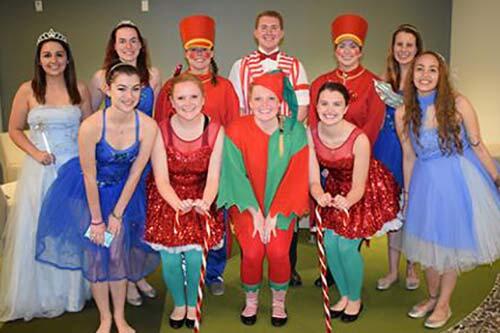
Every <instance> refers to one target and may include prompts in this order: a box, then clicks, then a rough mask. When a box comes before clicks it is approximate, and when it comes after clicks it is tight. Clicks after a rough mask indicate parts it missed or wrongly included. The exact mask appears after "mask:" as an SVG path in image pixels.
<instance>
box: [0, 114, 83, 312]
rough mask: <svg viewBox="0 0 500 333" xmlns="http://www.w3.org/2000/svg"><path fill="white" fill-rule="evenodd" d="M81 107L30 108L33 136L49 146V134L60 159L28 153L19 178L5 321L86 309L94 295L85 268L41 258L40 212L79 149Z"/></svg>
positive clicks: (3, 298) (1, 293)
mask: <svg viewBox="0 0 500 333" xmlns="http://www.w3.org/2000/svg"><path fill="white" fill-rule="evenodd" d="M80 119H81V111H80V109H79V108H78V107H77V106H71V105H70V106H64V107H50V106H38V107H35V108H33V109H31V110H30V111H29V113H28V124H29V126H30V140H31V141H32V142H33V144H34V145H35V146H36V147H37V148H38V149H40V150H45V151H46V150H47V147H46V144H45V142H44V139H43V135H42V133H44V134H45V137H46V139H47V142H48V144H49V147H50V150H51V152H52V153H53V154H54V155H55V157H56V164H55V165H49V166H44V165H42V164H40V163H38V162H37V161H35V160H34V159H33V158H32V157H30V156H26V159H25V161H24V164H23V167H22V170H21V174H20V177H19V179H18V182H17V188H16V195H15V206H14V208H13V209H12V210H11V212H10V214H9V217H8V221H7V225H6V229H5V232H4V235H3V237H2V242H1V250H2V253H1V254H2V264H1V268H0V270H1V272H0V321H9V320H14V319H19V318H22V319H24V320H30V319H32V318H33V317H55V316H58V315H60V314H62V313H63V312H64V311H80V310H81V309H82V308H83V306H84V304H85V301H86V300H87V299H88V298H89V297H90V290H89V287H88V284H87V283H86V281H85V280H84V279H83V277H82V274H81V272H70V271H61V270H58V269H56V268H54V267H50V266H47V265H43V264H40V263H38V262H36V261H35V242H36V232H37V227H38V214H39V212H40V206H41V203H42V200H43V198H44V196H45V193H46V192H47V190H48V188H49V187H50V185H51V184H52V182H53V181H54V179H55V178H56V175H57V170H58V168H59V167H60V166H61V165H63V164H64V163H65V162H66V161H68V160H69V159H70V158H73V157H75V156H77V155H78V144H77V136H78V128H79V126H80Z"/></svg>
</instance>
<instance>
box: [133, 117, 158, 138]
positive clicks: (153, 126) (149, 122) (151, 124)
mask: <svg viewBox="0 0 500 333" xmlns="http://www.w3.org/2000/svg"><path fill="white" fill-rule="evenodd" d="M137 114H138V115H139V122H140V124H141V127H142V128H143V129H144V130H145V131H144V132H145V133H147V132H151V133H152V134H154V135H155V134H156V131H157V130H158V124H157V123H156V120H154V119H153V118H151V117H150V116H148V115H147V114H145V113H143V112H140V111H138V112H137Z"/></svg>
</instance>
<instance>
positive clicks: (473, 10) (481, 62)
mask: <svg viewBox="0 0 500 333" xmlns="http://www.w3.org/2000/svg"><path fill="white" fill-rule="evenodd" d="M499 13H500V1H498V0H476V1H470V0H453V12H452V29H451V52H450V57H451V71H452V73H453V74H454V81H455V85H456V87H457V89H458V90H459V91H460V92H462V93H463V94H464V95H466V96H467V97H468V98H469V99H470V100H471V102H472V104H473V105H474V107H475V109H476V111H477V114H478V116H479V124H480V126H481V132H482V136H483V139H484V140H485V142H486V143H487V144H488V146H489V147H491V148H493V149H494V152H493V153H495V154H496V155H500V149H499V148H500V43H499V42H498V40H499V34H500V24H499V16H498V14H499Z"/></svg>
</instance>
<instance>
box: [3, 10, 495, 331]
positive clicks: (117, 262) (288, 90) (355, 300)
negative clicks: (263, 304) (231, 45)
mask: <svg viewBox="0 0 500 333" xmlns="http://www.w3.org/2000/svg"><path fill="white" fill-rule="evenodd" d="M367 30H368V23H367V21H366V20H365V19H364V18H363V17H361V16H359V15H354V14H346V15H341V16H338V17H337V18H335V20H334V21H333V22H332V26H331V32H332V42H333V51H334V57H335V59H336V62H337V67H336V68H335V69H334V70H332V71H330V72H328V73H326V74H324V75H321V76H320V77H318V78H317V79H316V80H314V81H313V83H312V84H311V85H310V86H309V84H308V80H307V76H306V72H305V70H304V67H303V65H302V64H301V62H300V61H299V60H298V59H297V58H295V57H293V56H290V55H287V54H286V53H284V52H282V51H281V50H280V49H279V45H280V42H281V41H282V39H283V36H284V24H283V18H282V16H281V15H280V13H278V12H276V11H265V12H262V13H260V14H259V15H258V16H257V18H256V22H255V30H254V37H255V39H256V41H257V43H258V49H257V50H255V51H253V52H252V53H250V54H249V55H247V56H244V57H243V58H241V59H240V60H238V61H237V62H236V63H235V64H234V65H233V67H232V69H231V72H230V76H229V79H226V78H223V77H221V76H220V75H218V69H217V64H216V63H215V61H214V54H215V46H214V41H215V21H214V20H213V18H211V17H209V16H205V15H195V16H189V17H186V18H184V19H182V21H181V22H180V35H181V40H182V43H183V48H184V51H185V58H186V62H187V64H188V68H187V70H185V71H182V69H181V68H177V70H176V73H175V74H174V76H173V77H172V78H170V79H168V80H167V81H166V82H165V83H164V84H163V85H162V82H161V79H160V75H159V71H158V69H156V68H155V67H151V65H150V64H149V57H148V51H147V46H146V41H145V39H144V38H143V37H142V35H141V33H140V31H139V29H138V27H137V26H136V25H135V24H134V23H133V22H131V21H122V22H120V23H119V24H118V25H117V26H115V28H114V29H113V31H112V32H111V35H110V38H109V41H108V44H107V47H106V55H105V59H104V63H103V67H102V69H101V70H99V71H97V72H96V74H95V75H94V76H93V78H92V81H91V82H90V85H89V88H87V87H86V86H85V85H84V84H83V83H80V82H78V81H77V80H76V75H75V64H74V60H73V56H72V54H71V50H70V46H69V43H68V40H67V38H66V36H64V35H63V34H62V33H59V32H57V31H54V30H52V29H51V30H49V31H47V32H45V33H43V34H42V35H40V37H39V38H38V41H37V45H36V55H35V73H34V77H33V79H32V80H31V81H28V82H25V83H23V84H22V85H21V86H20V88H19V90H18V92H17V94H16V95H15V97H14V100H13V104H12V112H11V116H10V121H9V134H10V136H11V138H12V140H13V141H14V142H15V143H16V145H17V146H19V147H20V148H21V149H22V150H23V151H25V152H26V154H27V158H26V161H25V162H24V165H23V168H22V171H21V175H20V177H19V180H18V185H17V193H16V199H15V200H16V201H15V202H16V203H15V207H14V208H13V209H12V211H11V212H10V214H9V218H8V222H7V225H6V230H5V233H4V235H3V237H2V257H3V258H2V267H1V272H0V321H9V320H15V319H19V318H23V319H25V320H29V319H31V318H33V317H54V316H58V315H60V314H62V313H63V312H65V311H80V310H81V309H82V308H83V307H84V305H85V302H86V301H87V300H88V299H89V298H90V297H91V296H92V297H93V299H94V301H95V303H96V305H97V308H98V310H99V314H100V323H99V326H98V328H97V332H98V333H108V332H110V331H111V327H112V323H113V322H114V323H115V325H116V327H117V329H118V331H119V332H120V333H130V332H134V329H133V328H131V327H130V325H129V324H128V323H127V321H126V318H125V315H124V306H125V302H126V301H127V302H129V303H130V304H132V305H140V304H141V303H142V296H146V297H156V296H157V295H156V291H155V289H154V288H153V287H152V286H151V285H149V284H148V283H147V282H146V280H145V277H146V276H147V275H148V274H150V273H151V272H153V271H154V270H155V269H156V268H157V266H158V265H159V264H160V261H161V265H162V272H163V278H164V281H165V283H166V285H167V288H168V292H169V293H170V295H171V296H172V298H173V303H174V308H173V310H172V312H171V314H170V316H169V323H170V325H171V326H172V327H173V328H179V327H182V326H184V325H185V326H187V327H191V328H192V327H194V326H195V324H196V320H197V311H196V306H197V300H198V288H199V284H200V276H201V275H202V273H203V272H204V267H202V266H204V265H202V264H203V263H204V260H205V258H204V253H205V252H206V250H208V249H210V252H209V254H208V257H207V258H206V260H207V263H208V264H207V267H206V282H207V284H208V286H209V287H210V286H212V285H215V286H216V287H214V288H213V291H214V293H215V294H222V293H223V284H222V283H223V280H222V273H223V270H224V265H225V260H226V256H227V253H228V249H227V248H228V243H229V245H230V238H231V233H234V235H235V237H236V239H237V241H238V243H239V246H240V248H241V258H240V261H241V264H240V276H241V282H242V286H243V290H244V292H245V302H244V306H243V309H242V311H241V314H240V318H241V321H242V323H243V324H246V325H252V324H254V323H255V322H256V320H257V314H258V308H259V291H260V289H261V287H262V280H263V261H264V259H267V261H268V280H269V285H270V288H271V292H272V313H271V323H272V324H273V325H274V326H282V325H284V324H285V323H286V322H287V318H288V313H287V311H286V306H285V300H286V294H287V289H288V287H289V285H290V283H291V279H295V281H296V280H297V279H300V277H299V276H298V273H297V272H296V270H295V267H294V266H295V261H296V254H295V251H296V242H297V234H296V230H297V222H298V219H299V218H301V217H303V216H305V215H307V214H309V216H310V219H311V225H312V226H317V225H320V226H321V227H322V229H321V230H322V231H323V234H324V237H323V246H324V252H325V256H326V260H327V263H328V267H329V270H330V272H331V275H332V276H333V280H332V281H331V282H333V281H334V282H335V285H336V288H337V290H338V298H337V300H336V302H334V304H333V305H332V306H331V308H330V316H331V318H332V319H334V318H339V319H341V320H342V321H344V322H353V321H355V320H356V319H357V318H358V317H359V315H360V313H361V312H362V310H363V302H362V295H361V290H362V285H363V274H364V264H363V258H362V255H361V252H360V247H361V244H362V243H363V241H364V240H367V239H370V238H372V237H375V236H380V235H383V234H386V233H387V235H388V256H389V272H388V274H387V275H386V276H384V277H382V278H381V279H379V280H378V281H377V286H376V287H377V289H379V290H386V289H388V288H390V287H391V286H392V285H393V284H394V283H396V282H397V281H398V266H399V259H400V254H401V252H402V253H404V255H405V256H406V258H407V270H406V271H407V277H406V287H407V288H408V289H416V288H418V285H419V278H418V274H417V271H416V269H415V264H420V265H421V266H422V268H423V269H425V277H426V282H427V289H428V297H427V298H426V299H425V300H423V301H422V302H420V303H419V304H417V305H415V306H414V307H413V308H412V309H410V311H409V312H408V315H409V316H410V317H412V318H423V317H427V318H426V320H425V326H427V327H430V328H437V327H441V326H443V325H445V324H446V322H447V321H448V320H449V318H450V317H451V308H450V299H451V296H452V293H453V289H454V287H455V283H456V280H457V275H458V273H460V272H462V271H466V270H469V269H472V268H474V267H475V266H477V265H481V264H490V263H493V262H494V261H495V260H496V259H497V258H498V257H499V256H500V194H499V190H498V187H499V185H500V184H499V183H500V180H499V175H498V170H499V169H498V167H497V165H496V164H495V162H494V161H493V159H492V158H491V156H490V154H489V153H488V151H487V149H486V148H485V145H484V143H483V141H482V139H481V136H480V131H479V124H478V120H477V116H476V113H475V111H474V109H473V107H472V106H471V104H470V102H469V101H468V100H467V99H466V98H465V97H464V96H463V95H460V94H459V93H457V92H456V91H455V90H453V88H452V86H451V84H450V77H449V73H448V67H447V65H446V63H445V60H444V59H443V57H442V56H441V55H439V54H438V53H435V52H432V51H424V49H423V42H422V38H421V36H420V33H419V32H418V30H417V29H416V28H415V27H414V26H412V25H409V24H404V25H401V26H399V27H398V28H397V29H396V30H395V31H394V33H393V35H392V39H391V44H390V48H389V54H388V57H387V62H386V63H387V66H386V71H385V73H384V74H383V75H382V77H381V78H379V77H377V76H376V75H374V74H373V73H371V72H370V71H369V70H367V69H366V68H364V67H362V65H361V59H362V56H363V51H364V48H363V47H364V42H365V37H366V34H367ZM103 103H104V107H102V108H101V105H102V104H103ZM153 111H154V112H153ZM26 124H28V125H29V127H30V133H29V138H28V137H27V136H26V134H25V132H24V129H25V127H26ZM306 124H307V127H306ZM291 258H292V259H291ZM299 281H300V280H299ZM110 295H111V297H110ZM110 298H111V301H112V306H111V304H110V303H111V302H110Z"/></svg>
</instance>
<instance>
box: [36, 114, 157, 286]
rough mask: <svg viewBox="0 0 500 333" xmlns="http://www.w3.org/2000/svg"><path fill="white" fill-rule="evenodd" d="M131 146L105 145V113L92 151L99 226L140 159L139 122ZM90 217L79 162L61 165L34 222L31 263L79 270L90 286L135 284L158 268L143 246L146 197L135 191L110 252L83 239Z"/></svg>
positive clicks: (138, 190)
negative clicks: (34, 259) (116, 147)
mask: <svg viewBox="0 0 500 333" xmlns="http://www.w3.org/2000/svg"><path fill="white" fill-rule="evenodd" d="M135 119H136V131H135V132H136V140H135V142H134V144H133V145H132V146H130V147H129V148H126V149H122V150H118V149H115V148H113V147H112V146H111V145H110V144H109V143H108V142H107V141H106V110H104V111H103V126H102V128H103V129H102V135H101V139H100V141H99V142H98V143H97V145H96V170H97V176H96V178H97V186H98V190H99V201H100V206H101V214H102V217H103V219H104V222H105V223H106V225H107V223H108V220H107V217H108V216H109V215H110V214H111V212H112V211H113V209H114V207H115V205H116V203H117V201H118V199H119V197H120V195H121V193H122V190H123V187H124V186H125V183H126V181H127V179H128V176H129V172H130V169H131V167H132V165H133V163H134V161H135V159H136V158H137V155H138V153H139V146H140V142H139V116H138V113H137V111H136V113H135ZM90 220H91V215H90V211H89V207H88V203H87V196H86V193H85V185H84V180H83V174H82V169H81V166H80V160H79V159H78V158H74V159H72V160H70V161H69V162H68V163H66V164H64V165H63V166H62V167H61V168H60V170H59V174H58V178H57V179H56V181H55V182H54V183H53V184H52V186H51V187H50V189H49V191H48V193H47V195H46V197H45V200H44V202H43V205H42V209H41V212H40V217H39V225H38V232H37V244H36V259H37V260H38V261H40V262H43V263H47V264H51V265H53V266H56V267H58V268H62V269H70V270H82V272H83V275H84V277H85V278H86V279H87V280H89V281H90V282H100V281H116V280H123V279H127V280H130V281H138V280H140V279H141V278H143V277H144V276H146V275H148V274H149V273H151V272H152V271H154V269H155V268H156V267H157V265H158V264H159V257H158V255H157V254H156V253H155V252H153V251H152V250H151V249H150V248H149V246H147V245H146V244H145V243H143V242H142V240H141V238H142V235H143V233H144V222H145V191H144V188H142V187H140V186H137V187H136V189H135V190H134V192H133V194H132V196H131V198H130V201H129V203H128V205H127V207H126V209H125V211H124V214H123V221H122V229H121V231H120V233H119V234H118V235H115V238H114V239H113V241H112V242H111V246H110V247H109V248H106V247H103V246H98V245H96V244H94V243H92V242H91V241H90V240H89V239H88V238H86V237H84V234H85V232H86V231H87V229H88V228H89V226H90Z"/></svg>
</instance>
